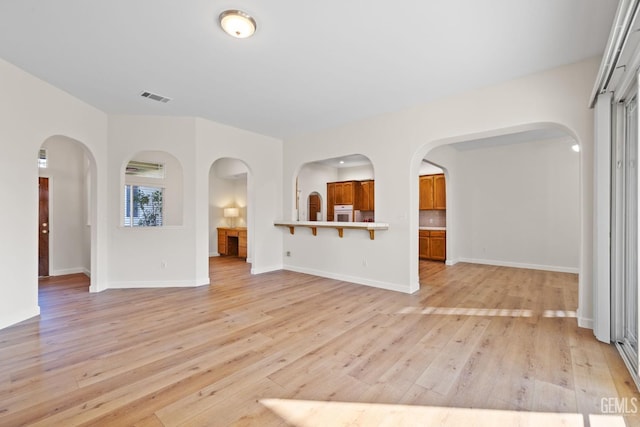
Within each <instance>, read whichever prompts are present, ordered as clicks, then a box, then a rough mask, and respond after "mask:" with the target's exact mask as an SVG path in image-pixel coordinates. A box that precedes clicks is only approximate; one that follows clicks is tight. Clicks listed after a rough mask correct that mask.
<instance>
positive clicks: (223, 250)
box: [218, 227, 247, 258]
mask: <svg viewBox="0 0 640 427" xmlns="http://www.w3.org/2000/svg"><path fill="white" fill-rule="evenodd" d="M218 254H220V255H231V256H238V257H242V258H246V257H247V229H246V228H245V227H238V228H225V227H219V228H218Z"/></svg>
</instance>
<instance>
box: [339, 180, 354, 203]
mask: <svg viewBox="0 0 640 427" xmlns="http://www.w3.org/2000/svg"><path fill="white" fill-rule="evenodd" d="M335 187H336V194H335V204H336V205H353V204H354V203H353V201H354V199H355V197H354V196H355V186H354V181H345V182H336V183H335Z"/></svg>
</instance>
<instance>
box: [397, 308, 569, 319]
mask: <svg viewBox="0 0 640 427" xmlns="http://www.w3.org/2000/svg"><path fill="white" fill-rule="evenodd" d="M398 314H436V315H445V316H486V317H532V316H534V314H535V313H534V312H533V310H527V309H520V308H516V309H509V308H467V307H425V308H420V307H405V308H403V309H402V310H400V311H399V312H398ZM542 317H573V318H575V317H577V314H576V312H575V311H571V310H544V311H543V312H542Z"/></svg>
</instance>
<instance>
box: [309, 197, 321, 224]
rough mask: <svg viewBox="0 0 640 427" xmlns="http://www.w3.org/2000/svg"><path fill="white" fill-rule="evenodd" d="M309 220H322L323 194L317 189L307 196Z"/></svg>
mask: <svg viewBox="0 0 640 427" xmlns="http://www.w3.org/2000/svg"><path fill="white" fill-rule="evenodd" d="M307 215H308V218H307V220H308V221H322V196H320V193H318V192H317V191H314V192H312V193H310V194H309V197H307Z"/></svg>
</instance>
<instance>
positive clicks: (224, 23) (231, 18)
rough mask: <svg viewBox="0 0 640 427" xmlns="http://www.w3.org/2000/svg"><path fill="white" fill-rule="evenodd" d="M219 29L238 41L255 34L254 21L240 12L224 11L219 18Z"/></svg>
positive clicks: (246, 14)
mask: <svg viewBox="0 0 640 427" xmlns="http://www.w3.org/2000/svg"><path fill="white" fill-rule="evenodd" d="M219 21H220V27H222V29H223V30H224V32H225V33H227V34H229V35H230V36H232V37H236V38H238V39H246V38H247V37H251V36H252V35H253V33H255V32H256V21H255V19H253V17H251V15H249V14H248V13H246V12H243V11H241V10H225V11H224V12H222V13H221V14H220V17H219Z"/></svg>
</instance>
